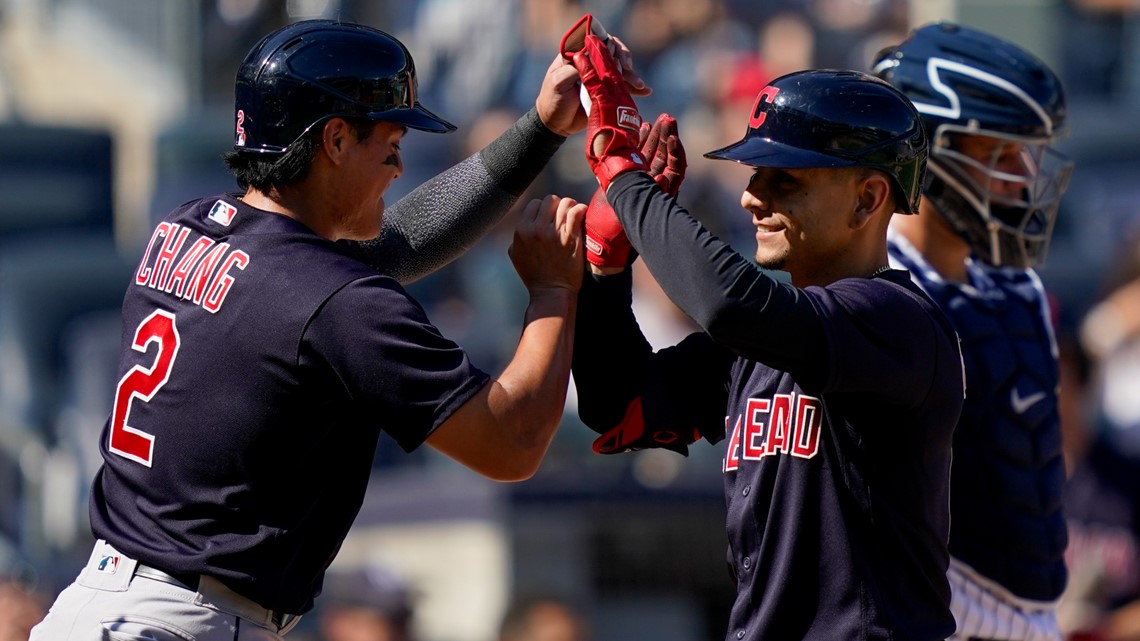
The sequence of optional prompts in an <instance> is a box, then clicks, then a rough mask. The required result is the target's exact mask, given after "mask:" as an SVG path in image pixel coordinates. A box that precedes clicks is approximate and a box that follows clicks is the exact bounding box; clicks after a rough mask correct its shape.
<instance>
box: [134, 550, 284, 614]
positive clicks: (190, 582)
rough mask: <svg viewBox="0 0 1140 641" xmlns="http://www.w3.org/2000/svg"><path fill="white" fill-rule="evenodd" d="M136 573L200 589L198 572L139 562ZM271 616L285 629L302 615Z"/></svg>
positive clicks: (172, 583)
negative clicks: (178, 570) (173, 569)
mask: <svg viewBox="0 0 1140 641" xmlns="http://www.w3.org/2000/svg"><path fill="white" fill-rule="evenodd" d="M135 575H136V576H143V577H146V578H148V579H153V580H155V581H162V582H163V583H168V584H170V585H175V586H178V587H180V588H183V589H185V590H189V591H191V592H197V591H198V575H197V574H183V573H178V574H175V573H173V572H167V571H166V570H160V569H158V568H156V567H153V566H150V565H145V564H143V563H139V564H138V565H136V566H135ZM269 616H270V622H271V623H273V625H275V626H277V629H278V630H283V629H285V627H286V626H288V625H289V624H291V623H293V621H294V620H296V619H300V618H301V616H300V615H298V614H286V613H284V612H278V611H276V610H269Z"/></svg>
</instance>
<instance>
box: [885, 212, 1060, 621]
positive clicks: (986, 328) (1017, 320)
mask: <svg viewBox="0 0 1140 641" xmlns="http://www.w3.org/2000/svg"><path fill="white" fill-rule="evenodd" d="M889 239H890V241H889V242H890V245H889V247H890V252H891V260H892V262H893V263H894V264H895V265H898V266H901V267H905V268H907V269H909V270H910V272H911V274H912V277H913V278H914V279H915V281H916V282H917V283H918V284H919V285H920V286H921V287H922V288H923V289H924V290H926V291H927V293H928V294H930V296H931V297H932V298H933V299H934V300H935V302H937V303H938V304H939V307H940V308H941V309H943V310H945V312H946V314H947V316H949V318H950V320H951V322H952V323H953V325H954V327H955V329H956V330H957V333H958V335H959V337H960V338H961V341H962V356H963V358H964V360H965V364H966V401H965V404H964V405H963V407H962V417H961V419H960V421H959V423H958V427H957V429H956V430H955V432H954V470H953V473H952V474H951V481H950V486H951V491H950V498H951V505H950V513H951V514H952V515H953V520H954V527H953V528H952V529H951V530H950V553H951V555H952V556H953V557H954V558H955V559H956V560H958V561H961V562H962V563H964V564H966V565H968V566H970V567H971V568H972V569H973V570H974V571H976V572H977V573H979V574H981V575H983V576H984V577H986V578H987V579H989V580H991V581H996V582H997V583H999V584H1000V585H1002V586H1003V587H1004V588H1005V589H1006V590H1008V591H1009V592H1010V593H1012V594H1013V595H1014V596H1016V597H1019V598H1022V599H1029V600H1034V601H1041V602H1050V601H1054V600H1056V599H1057V598H1058V597H1060V595H1061V592H1062V591H1063V590H1064V588H1065V583H1066V579H1067V573H1066V570H1065V563H1064V552H1065V546H1066V543H1067V538H1066V527H1065V520H1064V517H1063V515H1062V492H1063V490H1064V485H1065V466H1064V460H1063V458H1062V452H1061V424H1060V414H1059V413H1058V409H1057V386H1058V384H1059V372H1058V364H1057V346H1056V340H1055V338H1054V336H1053V327H1052V321H1051V319H1050V314H1049V305H1048V301H1047V299H1046V296H1045V292H1044V289H1043V288H1042V286H1041V281H1040V279H1039V278H1038V277H1037V275H1036V274H1035V273H1034V272H1033V271H1032V270H1024V269H1015V268H994V267H988V266H985V265H984V264H981V263H977V262H972V263H970V265H969V275H970V278H969V281H970V282H969V283H955V282H949V281H945V280H943V279H942V278H941V276H939V275H938V273H937V272H935V271H934V270H933V269H932V268H931V267H930V265H929V264H927V263H926V261H925V260H924V259H923V258H922V256H921V254H919V253H918V252H917V251H916V250H915V249H914V247H913V246H911V245H910V243H909V242H907V240H906V239H905V238H904V237H903V236H902V235H901V234H898V233H897V232H893V231H892V233H891V234H890V236H889ZM995 532H1001V533H1002V536H994V533H995Z"/></svg>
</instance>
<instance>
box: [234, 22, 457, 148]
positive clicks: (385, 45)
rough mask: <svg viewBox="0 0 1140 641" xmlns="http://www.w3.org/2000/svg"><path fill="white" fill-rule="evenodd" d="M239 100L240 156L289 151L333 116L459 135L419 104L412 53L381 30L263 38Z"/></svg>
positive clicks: (316, 26) (245, 65)
mask: <svg viewBox="0 0 1140 641" xmlns="http://www.w3.org/2000/svg"><path fill="white" fill-rule="evenodd" d="M235 98H236V110H235V117H236V120H235V128H234V149H236V150H238V151H243V150H248V151H256V152H262V153H273V154H279V153H284V152H285V151H286V150H287V149H288V148H289V145H290V144H292V143H293V141H295V140H297V139H298V138H300V137H301V136H302V135H304V133H305V132H306V131H308V130H309V129H310V128H311V127H312V126H313V125H315V124H317V123H319V122H322V121H324V120H325V119H327V118H331V117H333V116H344V117H361V118H370V119H372V120H386V121H389V122H395V123H399V124H402V125H405V126H407V127H411V128H412V129H420V130H423V131H431V132H437V133H443V132H448V131H455V125H452V124H451V123H449V122H447V121H446V120H444V119H442V118H440V117H439V116H436V115H435V114H433V113H431V112H430V111H428V110H427V109H424V108H423V106H421V105H420V104H419V102H418V101H417V99H416V69H415V65H414V64H413V63H412V55H411V54H410V53H409V52H408V49H407V47H405V46H404V45H403V44H402V43H401V42H400V41H399V40H397V39H396V38H394V37H392V36H390V35H388V34H386V33H384V32H383V31H378V30H376V29H373V28H371V27H366V26H364V25H358V24H350V23H344V22H336V21H332V20H305V21H302V22H296V23H293V24H291V25H288V26H286V27H283V28H281V29H278V30H277V31H274V32H273V33H271V34H269V35H267V36H265V37H264V38H263V39H262V40H261V42H259V43H258V44H257V45H255V46H254V47H253V49H251V50H250V52H249V54H247V55H246V57H245V60H244V61H243V62H242V64H241V67H239V68H238V72H237V82H236V86H235Z"/></svg>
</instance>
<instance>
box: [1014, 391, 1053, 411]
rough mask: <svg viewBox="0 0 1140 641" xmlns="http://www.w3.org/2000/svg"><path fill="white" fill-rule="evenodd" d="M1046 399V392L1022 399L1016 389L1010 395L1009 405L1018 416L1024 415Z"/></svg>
mask: <svg viewBox="0 0 1140 641" xmlns="http://www.w3.org/2000/svg"><path fill="white" fill-rule="evenodd" d="M1044 399H1045V392H1037V393H1036V394H1030V395H1029V396H1026V397H1025V398H1022V397H1021V395H1020V394H1018V393H1017V388H1016V387H1015V388H1013V391H1012V392H1010V394H1009V404H1010V405H1012V406H1013V411H1015V412H1017V413H1018V414H1024V413H1025V411H1026V410H1028V409H1029V408H1030V407H1033V406H1034V405H1036V404H1037V402H1038V401H1041V400H1044Z"/></svg>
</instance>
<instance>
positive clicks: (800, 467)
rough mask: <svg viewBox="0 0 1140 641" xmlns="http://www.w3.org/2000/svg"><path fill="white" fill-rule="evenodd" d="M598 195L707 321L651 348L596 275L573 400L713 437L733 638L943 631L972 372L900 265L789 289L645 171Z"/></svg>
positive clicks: (660, 276) (582, 322)
mask: <svg viewBox="0 0 1140 641" xmlns="http://www.w3.org/2000/svg"><path fill="white" fill-rule="evenodd" d="M607 195H608V197H609V198H610V200H611V202H612V203H613V204H614V208H615V210H616V211H617V212H618V215H619V217H620V219H621V223H622V226H623V227H624V228H625V230H626V232H627V234H628V235H629V237H630V241H631V243H632V244H633V246H634V247H635V248H636V249H637V250H638V251H639V252H640V253H641V255H642V257H643V258H644V260H645V261H646V263H647V265H648V266H649V268H650V271H651V272H652V273H653V274H654V276H655V277H656V278H657V280H658V281H659V282H660V283H661V286H662V287H663V288H664V290H665V291H666V293H668V294H669V296H670V298H672V299H673V301H674V302H676V303H677V304H678V305H679V306H680V307H681V308H682V309H683V310H684V311H686V312H687V313H689V315H690V316H692V317H693V318H694V320H696V321H697V322H698V323H699V324H700V325H701V326H702V327H703V328H704V329H705V332H704V334H698V335H694V336H692V337H690V338H689V339H686V340H685V341H683V342H681V343H680V344H678V345H676V346H674V347H672V348H668V349H665V350H661V351H660V352H657V353H652V350H651V349H650V348H649V347H648V346H647V344H646V343H645V342H644V338H643V337H642V336H641V335H640V331H639V329H638V328H637V324H636V319H634V318H633V316H632V313H631V312H629V310H628V298H629V296H628V293H627V292H626V291H625V290H626V289H627V288H628V284H626V283H625V282H623V280H622V279H621V278H620V277H616V276H615V277H609V278H603V279H588V281H589V282H587V283H586V284H585V285H584V286H583V289H582V295H581V296H582V300H581V302H580V305H579V324H578V326H577V330H576V331H577V339H576V346H579V347H576V352H575V361H574V368H575V369H574V378H575V382H576V385H577V387H578V399H579V406H580V413H581V415H582V418H583V420H584V421H585V422H587V424H590V425H591V427H594V428H595V429H600V428H605V427H608V426H612V425H613V424H615V423H616V422H618V421H619V420H620V419H621V417H622V412H623V411H624V409H625V408H626V407H627V406H628V404H629V403H630V402H631V400H632V399H633V398H640V399H641V404H642V407H643V415H644V419H645V422H646V423H647V425H651V426H659V425H669V426H670V427H672V428H674V429H675V431H677V432H680V433H686V432H687V433H692V431H693V428H696V429H697V430H698V431H699V432H700V433H701V434H702V435H704V436H706V437H707V438H710V440H714V441H716V440H721V442H722V447H723V448H724V458H723V463H722V465H723V468H722V469H723V472H724V479H725V498H726V505H727V509H728V512H727V533H728V541H729V551H728V562H729V566H730V569H731V571H732V574H733V576H734V578H735V580H736V584H737V599H736V602H735V604H734V606H733V608H732V613H731V617H730V620H729V623H728V629H727V636H726V638H727V639H728V640H729V641H733V640H737V641H739V640H744V639H751V640H761V639H764V640H766V639H820V640H823V639H827V640H829V641H830V640H834V639H895V640H898V639H923V640H932V639H944V638H946V637H947V636H949V635H950V634H951V633H952V632H953V630H954V620H953V617H952V616H951V614H950V609H949V604H950V589H949V585H948V583H947V580H946V576H945V573H946V569H947V567H948V564H949V555H948V552H947V548H946V540H947V536H948V529H949V498H948V477H949V470H950V442H951V438H952V431H953V427H954V423H955V421H956V420H957V418H958V413H959V411H960V408H961V404H962V396H963V372H962V362H961V356H960V354H959V352H958V347H957V341H956V338H955V336H954V334H953V330H952V329H951V328H950V325H949V323H948V322H947V320H946V319H945V318H944V317H943V316H942V314H941V313H940V312H939V311H938V309H937V308H936V307H935V306H934V304H933V303H932V301H931V300H930V299H929V298H928V297H927V296H925V295H924V294H923V293H922V292H921V290H920V289H919V288H918V287H917V286H915V285H914V284H913V283H911V282H910V279H909V276H908V275H907V274H906V273H905V272H902V271H888V272H886V273H884V274H882V275H880V276H878V277H876V278H873V279H867V278H856V279H845V280H841V281H838V282H835V283H832V284H830V285H828V286H827V287H808V288H805V289H797V288H795V287H792V286H790V285H787V284H782V283H779V282H777V281H775V280H773V279H772V278H770V277H768V276H767V275H765V274H764V273H763V272H762V271H761V270H760V269H758V268H757V267H756V266H755V265H754V264H753V263H751V262H750V261H747V260H745V259H744V258H743V257H741V256H739V255H738V254H736V253H735V252H733V251H732V250H731V249H729V248H728V247H727V246H726V245H725V244H724V243H722V242H721V241H719V240H718V239H716V238H715V237H713V236H712V235H711V234H709V233H708V232H707V230H705V229H704V228H703V227H701V226H700V224H699V223H697V222H696V221H695V220H693V219H692V218H691V217H689V216H687V215H685V212H684V210H682V209H681V208H680V207H678V206H677V205H676V203H675V201H673V200H671V199H669V198H667V197H665V196H664V195H662V194H661V192H660V190H659V189H658V188H657V187H656V184H655V183H654V182H653V181H652V180H651V179H649V178H648V177H646V176H644V175H643V174H627V175H623V176H621V177H619V178H618V179H617V180H616V181H615V182H614V183H613V184H612V185H611V187H610V190H609V192H608V194H607ZM678 265H684V268H678V267H677V266H678ZM625 280H626V281H628V277H626V278H625ZM618 290H620V291H618ZM595 346H596V347H595ZM631 380H632V381H634V382H629V381H631ZM666 381H672V382H671V383H667V382H666ZM677 381H680V382H679V383H678V382H677ZM709 381H713V382H714V384H710V383H709ZM667 385H671V386H672V388H671V391H670V392H669V393H661V392H660V391H659V389H660V388H661V387H663V386H667ZM686 389H687V390H688V393H687V394H686V393H685V390H686ZM714 414H715V415H716V416H717V418H716V419H712V418H711V417H712V416H713V415H714ZM713 420H715V421H716V422H715V423H713V422H712V421H713ZM607 423H608V425H607Z"/></svg>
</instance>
